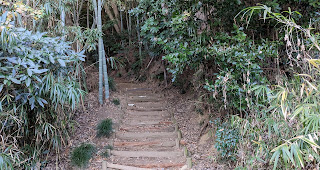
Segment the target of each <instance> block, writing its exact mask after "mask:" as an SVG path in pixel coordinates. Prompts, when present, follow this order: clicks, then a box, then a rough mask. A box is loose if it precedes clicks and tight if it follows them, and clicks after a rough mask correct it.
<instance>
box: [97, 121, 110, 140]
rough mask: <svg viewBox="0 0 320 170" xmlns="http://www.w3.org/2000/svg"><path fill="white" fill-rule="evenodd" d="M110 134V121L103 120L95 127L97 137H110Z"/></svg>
mask: <svg viewBox="0 0 320 170" xmlns="http://www.w3.org/2000/svg"><path fill="white" fill-rule="evenodd" d="M111 134H112V119H105V120H103V121H101V122H100V123H99V124H98V126H97V137H110V135H111Z"/></svg>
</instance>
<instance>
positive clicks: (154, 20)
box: [131, 0, 205, 81]
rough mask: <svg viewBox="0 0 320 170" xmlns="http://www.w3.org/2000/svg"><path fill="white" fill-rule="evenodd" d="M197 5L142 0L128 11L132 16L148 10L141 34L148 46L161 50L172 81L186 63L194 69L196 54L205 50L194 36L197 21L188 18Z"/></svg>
mask: <svg viewBox="0 0 320 170" xmlns="http://www.w3.org/2000/svg"><path fill="white" fill-rule="evenodd" d="M200 7H201V3H198V2H186V1H179V0H175V1H165V0H160V1H157V0H151V1H149V0H143V1H140V3H139V5H138V7H137V8H135V9H134V10H132V11H131V13H133V14H136V15H142V14H143V13H144V11H148V13H147V19H146V20H145V21H144V22H143V25H142V26H141V36H143V38H144V41H147V42H148V43H149V44H151V48H153V49H157V48H159V49H160V50H161V51H163V52H164V53H165V56H164V57H163V59H165V60H167V61H169V63H170V67H169V69H168V70H169V72H170V73H172V75H173V81H174V80H175V79H176V76H177V75H179V74H181V73H182V72H183V70H184V69H185V67H186V66H187V65H189V64H190V66H191V67H192V68H195V67H197V66H198V65H199V62H200V61H201V60H202V59H201V58H199V57H198V56H200V55H202V52H203V51H204V50H205V47H204V45H205V44H202V43H201V42H205V41H204V39H203V38H202V39H201V37H199V36H198V35H197V28H198V26H199V25H200V23H201V21H200V20H197V21H194V20H193V19H192V18H193V17H194V15H195V13H196V12H197V10H199V9H200ZM154 51H157V50H154Z"/></svg>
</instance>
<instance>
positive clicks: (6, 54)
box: [0, 13, 85, 169]
mask: <svg viewBox="0 0 320 170" xmlns="http://www.w3.org/2000/svg"><path fill="white" fill-rule="evenodd" d="M6 18H7V13H4V14H3V15H2V17H1V19H0V27H2V28H3V27H4V28H5V29H3V30H2V32H1V37H2V38H1V39H0V44H2V45H1V46H0V70H1V71H0V134H1V136H3V138H1V139H0V143H2V144H4V147H3V148H1V149H3V150H1V151H0V153H2V154H3V153H5V154H6V155H8V156H7V157H6V158H5V159H3V160H4V161H5V162H7V163H4V164H1V166H3V165H6V164H7V165H8V160H10V162H11V163H10V166H13V167H17V166H19V167H20V168H22V167H23V169H24V168H25V169H28V168H31V167H34V166H35V164H36V162H37V161H39V158H40V157H41V156H44V155H43V153H45V152H47V151H48V150H50V149H55V150H56V151H58V150H59V148H60V146H61V145H62V144H63V143H65V140H67V139H68V136H69V131H70V130H71V129H72V128H73V126H74V122H73V121H72V120H71V116H72V113H73V110H74V109H75V108H76V106H77V103H78V102H79V100H80V98H81V95H83V93H84V92H83V91H82V90H81V89H80V88H79V84H78V80H77V77H75V76H74V74H73V73H74V72H75V65H78V64H79V63H81V62H82V61H84V58H85V56H84V55H83V53H84V52H80V53H76V52H75V51H73V50H72V49H71V47H70V43H69V42H65V41H62V40H61V38H60V37H55V38H54V37H49V36H47V35H46V33H41V32H37V33H32V32H31V31H28V30H25V29H24V28H16V27H14V26H10V27H7V26H8V25H7V22H6ZM20 141H23V142H20Z"/></svg>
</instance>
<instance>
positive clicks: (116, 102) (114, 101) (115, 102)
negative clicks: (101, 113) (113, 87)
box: [112, 99, 120, 106]
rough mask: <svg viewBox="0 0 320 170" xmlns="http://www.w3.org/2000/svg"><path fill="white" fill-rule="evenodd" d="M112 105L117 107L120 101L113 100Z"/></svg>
mask: <svg viewBox="0 0 320 170" xmlns="http://www.w3.org/2000/svg"><path fill="white" fill-rule="evenodd" d="M112 103H113V104H115V105H117V106H118V105H120V100H119V99H113V100H112Z"/></svg>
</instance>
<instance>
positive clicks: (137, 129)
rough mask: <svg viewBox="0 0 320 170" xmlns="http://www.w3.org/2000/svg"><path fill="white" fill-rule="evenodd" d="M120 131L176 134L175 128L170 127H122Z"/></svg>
mask: <svg viewBox="0 0 320 170" xmlns="http://www.w3.org/2000/svg"><path fill="white" fill-rule="evenodd" d="M119 130H120V131H124V132H174V131H175V127H173V126H170V125H160V126H152V125H151V126H147V125H144V126H120V128H119Z"/></svg>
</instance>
